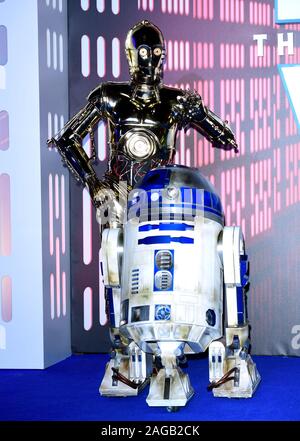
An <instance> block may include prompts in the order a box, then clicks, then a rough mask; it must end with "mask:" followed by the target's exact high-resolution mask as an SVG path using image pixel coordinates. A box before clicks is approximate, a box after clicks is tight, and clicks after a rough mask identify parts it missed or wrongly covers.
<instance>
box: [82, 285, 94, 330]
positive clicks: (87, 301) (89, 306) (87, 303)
mask: <svg viewBox="0 0 300 441" xmlns="http://www.w3.org/2000/svg"><path fill="white" fill-rule="evenodd" d="M92 326H93V290H92V288H90V287H87V288H85V290H84V292H83V327H84V329H85V331H89V330H90V329H91V328H92Z"/></svg>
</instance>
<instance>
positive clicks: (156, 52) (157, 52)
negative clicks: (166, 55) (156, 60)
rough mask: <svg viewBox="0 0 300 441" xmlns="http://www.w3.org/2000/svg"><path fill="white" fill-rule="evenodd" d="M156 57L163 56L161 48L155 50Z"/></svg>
mask: <svg viewBox="0 0 300 441" xmlns="http://www.w3.org/2000/svg"><path fill="white" fill-rule="evenodd" d="M153 53H154V55H156V56H157V57H159V56H160V55H161V48H160V47H156V48H155V49H154V50H153Z"/></svg>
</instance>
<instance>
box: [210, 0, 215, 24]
mask: <svg viewBox="0 0 300 441" xmlns="http://www.w3.org/2000/svg"><path fill="white" fill-rule="evenodd" d="M213 18H214V0H209V19H210V20H212V19H213Z"/></svg>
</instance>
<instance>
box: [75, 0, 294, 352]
mask: <svg viewBox="0 0 300 441" xmlns="http://www.w3.org/2000/svg"><path fill="white" fill-rule="evenodd" d="M283 3H284V5H283ZM297 3H298V2H291V1H289V0H288V1H286V0H285V1H284V2H283V1H282V2H281V1H280V0H278V1H277V2H276V5H275V4H274V2H273V1H272V0H265V1H248V0H190V1H189V0H171V1H167V0H143V1H142V0H126V1H125V0H120V1H118V0H97V1H96V0H90V1H88V0H81V1H80V0H75V1H70V2H69V99H70V115H72V114H74V113H75V112H76V111H78V110H79V109H80V108H81V107H82V106H83V105H84V103H85V99H86V96H87V95H88V93H89V91H90V90H91V89H93V88H94V87H96V86H97V85H98V84H99V83H101V82H103V81H124V80H127V79H128V77H129V75H128V67H127V62H126V58H125V53H124V40H125V37H126V33H127V31H128V29H129V28H130V27H131V26H132V25H133V24H134V23H136V22H137V21H139V20H141V19H148V20H150V21H152V22H154V23H155V24H156V25H157V26H159V27H160V28H161V30H162V31H163V33H164V36H165V39H166V45H167V63H166V66H165V83H166V84H168V85H176V86H180V87H182V88H191V89H196V90H198V92H199V93H200V94H201V95H202V97H203V99H204V101H205V103H206V105H208V106H209V107H210V108H211V109H213V110H214V111H215V112H216V113H217V114H219V115H221V117H222V118H223V119H227V120H228V121H230V124H231V126H232V128H233V129H234V131H235V133H236V137H237V140H238V143H239V146H240V153H239V154H238V155H235V154H233V153H226V154H225V153H224V152H221V151H217V150H214V149H213V148H212V147H211V146H210V145H209V144H208V143H207V142H206V141H204V139H203V138H202V137H201V136H200V135H199V134H197V133H196V132H194V131H188V132H187V133H186V134H184V133H181V134H180V136H179V137H178V140H177V160H176V162H177V163H179V164H185V165H191V166H196V167H199V169H200V170H201V172H202V173H203V174H204V175H206V176H208V177H209V178H210V180H211V181H212V183H213V184H214V185H215V187H216V189H217V191H218V192H219V194H220V196H221V198H222V202H223V207H224V210H225V215H226V222H227V225H240V226H241V227H242V229H243V232H244V235H245V238H246V245H247V250H248V254H249V256H250V261H251V289H250V292H249V296H248V297H249V298H248V307H249V318H250V321H251V324H252V334H251V336H252V351H253V353H256V354H275V355H277V354H289V355H296V356H297V355H300V349H299V348H300V338H299V332H300V296H299V284H300V272H299V268H300V138H299V130H298V128H297V124H296V118H295V115H294V113H293V109H292V107H291V105H290V102H289V100H288V97H287V93H286V89H285V87H284V83H283V82H282V80H281V77H280V73H279V69H278V65H279V64H297V63H300V35H299V30H300V25H299V24H287V23H286V22H290V21H291V20H293V19H295V18H296V19H297V16H295V14H297V13H298V18H300V14H299V11H293V9H291V8H290V6H293V5H294V7H295V8H297ZM275 6H276V7H277V8H278V10H277V12H276V14H275ZM298 9H299V8H298ZM276 15H278V17H277V18H278V19H280V21H281V22H280V24H275V16H276ZM296 21H297V20H296ZM298 21H299V19H298ZM298 84H300V81H298ZM106 136H107V135H106V127H105V125H104V124H103V123H100V124H99V126H98V131H97V134H96V141H97V147H98V156H99V164H98V166H97V172H98V174H99V176H101V175H102V174H103V171H104V170H105V165H106V161H107V156H108V149H107V144H106V141H107V139H106ZM85 146H86V148H87V149H88V148H89V140H88V139H86V140H85ZM70 219H71V277H72V278H71V286H72V296H73V297H72V305H73V306H72V346H73V350H74V351H75V352H98V351H100V352H103V351H107V350H108V349H109V342H108V329H107V323H106V315H105V309H104V297H103V289H102V288H101V286H100V288H99V263H98V259H99V237H98V227H97V224H96V222H95V216H94V211H93V209H92V207H91V204H90V202H89V198H88V195H87V193H86V192H85V191H82V189H81V188H80V187H78V186H77V185H76V184H74V182H73V181H72V183H71V215H70Z"/></svg>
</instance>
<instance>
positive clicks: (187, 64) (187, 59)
mask: <svg viewBox="0 0 300 441" xmlns="http://www.w3.org/2000/svg"><path fill="white" fill-rule="evenodd" d="M185 68H186V70H189V68H190V42H189V41H186V42H185Z"/></svg>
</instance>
